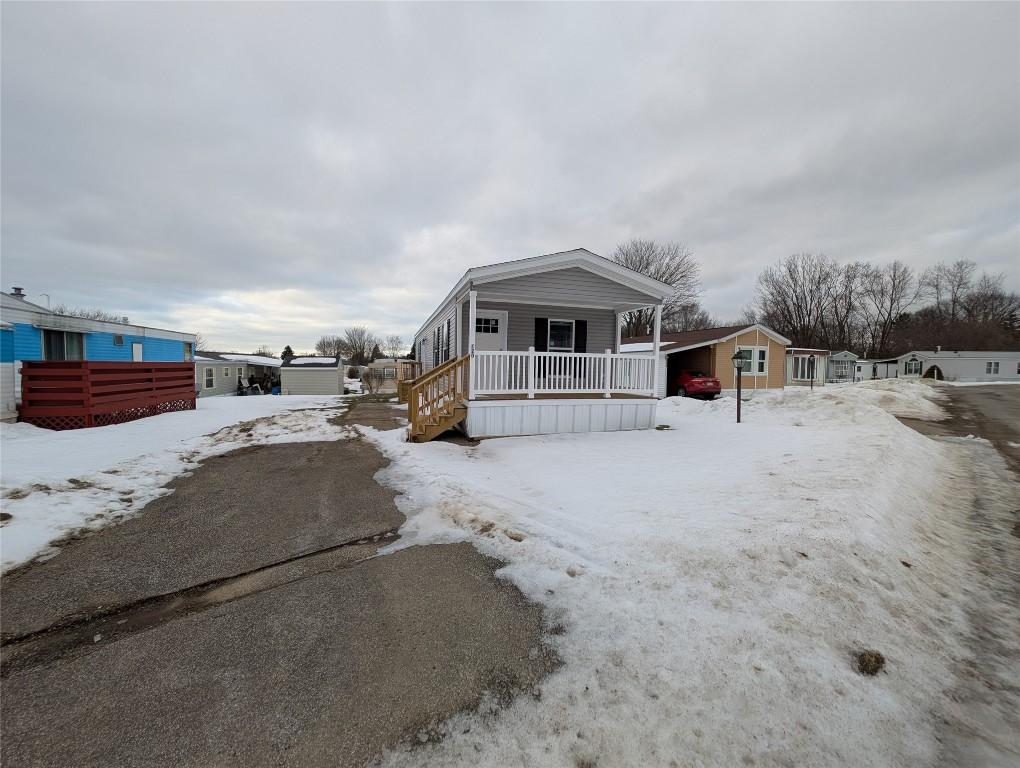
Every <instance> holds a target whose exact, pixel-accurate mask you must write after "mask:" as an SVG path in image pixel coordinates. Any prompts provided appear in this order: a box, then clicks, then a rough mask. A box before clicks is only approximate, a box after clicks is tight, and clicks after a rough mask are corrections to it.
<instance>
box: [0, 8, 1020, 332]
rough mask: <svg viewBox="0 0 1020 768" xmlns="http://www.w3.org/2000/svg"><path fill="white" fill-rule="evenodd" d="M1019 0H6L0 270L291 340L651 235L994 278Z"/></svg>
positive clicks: (722, 247) (738, 296) (744, 251)
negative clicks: (406, 0)
mask: <svg viewBox="0 0 1020 768" xmlns="http://www.w3.org/2000/svg"><path fill="white" fill-rule="evenodd" d="M1018 29H1020V6H1017V5H1016V4H966V5H951V4H924V5H922V4H854V5H837V4H817V5H808V4H790V5H764V4H754V5H729V4H726V5H724V4H719V5H701V4H699V5H694V4H691V5H687V4H683V5H660V4H654V5H622V4H621V5H601V4H600V5H579V4H549V5H531V4H529V5H488V4H485V5H483V4H477V5H473V4H458V5H445V4H420V5H396V4H389V5H382V4H378V5H367V4H365V5H362V4H300V5H289V4H276V5H271V4H209V5H197V4H196V5H184V4H141V3H139V4H87V5H86V4H59V5H58V4H27V3H25V4H13V3H11V4H7V5H6V6H5V7H4V23H3V29H2V44H3V45H2V65H3V72H2V77H3V80H2V100H3V103H2V108H3V110H2V121H3V124H2V129H3V130H2V152H3V166H2V206H3V209H2V224H3V227H2V249H3V273H4V282H5V284H14V283H16V284H23V285H25V286H26V288H27V289H28V291H29V293H30V295H38V293H40V292H47V293H49V294H51V295H52V296H53V297H54V300H55V301H61V302H66V303H70V304H87V305H94V306H102V307H105V308H108V309H111V310H116V311H118V312H123V313H125V314H129V315H131V316H132V317H133V318H134V319H137V320H139V321H147V322H151V323H153V324H158V325H164V326H172V327H177V328H182V329H200V330H202V331H203V333H205V335H206V336H207V337H209V338H210V340H212V341H213V342H214V343H216V345H217V346H220V347H236V348H240V349H247V348H251V347H254V346H255V345H256V344H259V343H263V342H265V343H269V344H271V345H273V346H274V347H281V346H282V345H283V344H285V343H290V344H292V345H294V346H295V347H299V348H307V347H310V346H311V344H312V343H313V342H314V340H315V339H316V338H317V337H318V335H320V334H321V333H326V332H334V331H336V330H338V329H339V328H341V327H343V326H344V325H348V324H352V323H356V322H358V323H367V324H369V325H371V326H373V327H374V328H376V329H377V330H378V331H379V332H381V333H389V332H399V333H402V334H403V335H404V336H405V337H408V336H410V334H411V332H412V331H413V330H414V329H415V328H416V327H417V325H418V323H419V322H420V321H421V319H422V318H423V317H424V316H425V315H426V314H427V313H428V311H430V310H431V308H432V307H433V305H434V304H435V303H436V302H438V300H439V299H440V298H441V297H442V296H443V295H444V294H445V292H446V291H447V290H448V288H449V286H450V284H451V283H452V282H453V281H454V280H455V279H456V278H457V277H458V276H459V274H460V273H461V272H462V271H463V270H464V269H465V268H467V267H468V266H472V265H475V264H482V263H487V262H491V261H497V260H502V259H508V258H519V257H524V256H531V255H535V254H537V253H543V252H550V251H556V250H563V249H566V248H571V247H576V246H585V247H588V248H590V249H592V250H594V251H596V252H600V253H604V254H608V253H609V252H610V251H612V249H613V247H614V246H615V245H616V243H617V242H619V241H620V240H622V239H625V238H628V237H632V236H649V237H656V238H663V239H680V240H684V241H685V242H687V243H688V244H689V245H690V246H691V247H693V248H694V250H695V252H696V253H697V254H698V256H699V258H700V259H701V260H702V262H703V264H704V277H705V287H706V293H705V302H706V304H707V305H708V307H709V309H710V310H711V311H712V312H713V313H714V314H716V315H718V316H720V317H722V318H724V319H727V318H730V317H732V316H734V315H736V314H737V313H738V312H739V309H740V308H741V307H742V306H743V305H744V304H745V303H746V302H747V301H748V300H749V299H750V297H751V293H752V290H753V284H754V279H755V277H756V275H757V273H758V271H759V270H760V269H761V267H762V266H763V265H764V264H766V263H769V262H771V261H774V260H775V259H777V258H779V257H781V256H783V255H786V254H788V253H792V252H796V251H802V250H812V251H824V252H826V253H828V254H830V255H831V256H834V257H836V258H839V259H858V258H865V259H874V260H883V259H890V258H901V259H904V260H905V261H907V262H909V263H911V264H913V265H914V266H917V267H922V266H924V265H925V264H928V263H931V262H933V261H937V260H941V259H955V258H960V257H968V258H973V259H975V260H977V261H978V262H979V263H980V264H981V265H982V266H983V267H984V268H987V269H989V270H992V271H996V272H998V271H1005V272H1007V273H1008V274H1009V278H1010V280H1011V284H1012V286H1013V287H1015V288H1020V33H1018Z"/></svg>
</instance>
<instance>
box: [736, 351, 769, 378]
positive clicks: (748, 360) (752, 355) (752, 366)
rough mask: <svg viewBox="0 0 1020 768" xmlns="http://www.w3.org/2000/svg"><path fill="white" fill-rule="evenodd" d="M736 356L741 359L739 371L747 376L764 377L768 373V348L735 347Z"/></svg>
mask: <svg viewBox="0 0 1020 768" xmlns="http://www.w3.org/2000/svg"><path fill="white" fill-rule="evenodd" d="M737 354H738V355H740V357H741V358H743V361H744V362H743V365H741V367H740V370H741V372H742V373H743V374H745V375H748V376H765V375H767V374H768V371H769V348H768V347H737Z"/></svg>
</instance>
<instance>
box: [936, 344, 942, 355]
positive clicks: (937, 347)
mask: <svg viewBox="0 0 1020 768" xmlns="http://www.w3.org/2000/svg"><path fill="white" fill-rule="evenodd" d="M941 351H942V345H941V344H938V345H936V347H935V354H936V355H937V354H938V353H939V352H941Z"/></svg>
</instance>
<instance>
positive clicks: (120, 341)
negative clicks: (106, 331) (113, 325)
mask: <svg viewBox="0 0 1020 768" xmlns="http://www.w3.org/2000/svg"><path fill="white" fill-rule="evenodd" d="M113 346H115V347H123V346H124V337H123V336H121V335H120V334H116V335H115V336H114V337H113Z"/></svg>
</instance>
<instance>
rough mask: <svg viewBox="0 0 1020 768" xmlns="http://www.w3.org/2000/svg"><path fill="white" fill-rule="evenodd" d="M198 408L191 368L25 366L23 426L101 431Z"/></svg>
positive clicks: (83, 363)
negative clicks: (84, 428) (130, 422)
mask: <svg viewBox="0 0 1020 768" xmlns="http://www.w3.org/2000/svg"><path fill="white" fill-rule="evenodd" d="M194 408H195V364H194V363H190V362H181V363H145V362H123V363H114V362H99V361H91V360H64V361H51V362H41V361H32V362H29V361H26V362H24V363H22V366H21V407H20V409H19V412H20V416H21V420H22V421H25V422H28V423H30V424H35V425H36V426H39V427H45V428H47V429H81V428H83V427H101V426H106V425H108V424H120V423H123V422H125V421H133V420H134V419H141V418H144V417H146V416H155V415H157V414H160V413H168V412H170V411H185V410H194Z"/></svg>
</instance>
